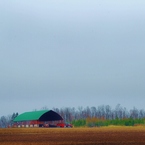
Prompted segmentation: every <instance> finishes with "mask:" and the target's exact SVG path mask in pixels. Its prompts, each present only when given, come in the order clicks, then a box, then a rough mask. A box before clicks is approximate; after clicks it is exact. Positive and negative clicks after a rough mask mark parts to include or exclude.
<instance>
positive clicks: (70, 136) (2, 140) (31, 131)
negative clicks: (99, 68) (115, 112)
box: [0, 126, 145, 145]
mask: <svg viewBox="0 0 145 145" xmlns="http://www.w3.org/2000/svg"><path fill="white" fill-rule="evenodd" d="M26 144H27V145H96V144H99V145H101V144H108V145H109V144H111V145H113V144H114V145H116V144H117V145H144V144H145V127H143V126H137V127H117V126H109V127H93V128H87V127H84V128H5V129H0V145H26Z"/></svg>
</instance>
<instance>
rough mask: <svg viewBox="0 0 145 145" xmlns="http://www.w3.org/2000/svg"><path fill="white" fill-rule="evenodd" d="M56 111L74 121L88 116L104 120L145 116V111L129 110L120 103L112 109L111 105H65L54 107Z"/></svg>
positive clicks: (69, 120) (67, 119)
mask: <svg viewBox="0 0 145 145" xmlns="http://www.w3.org/2000/svg"><path fill="white" fill-rule="evenodd" d="M53 110H54V111H55V112H57V113H58V114H60V115H61V116H62V117H63V119H64V120H65V121H68V122H72V121H73V120H79V119H87V118H98V119H102V118H103V119H104V120H114V119H125V118H126V119H127V118H132V119H142V118H145V111H144V110H143V109H141V110H139V109H137V108H135V107H134V108H133V109H130V110H129V111H128V110H127V109H126V108H125V107H122V106H121V105H120V104H118V105H116V107H115V108H114V109H112V108H111V107H110V106H109V105H102V106H98V107H85V108H83V107H78V108H77V109H75V108H74V107H73V108H70V107H65V108H61V109H58V108H53Z"/></svg>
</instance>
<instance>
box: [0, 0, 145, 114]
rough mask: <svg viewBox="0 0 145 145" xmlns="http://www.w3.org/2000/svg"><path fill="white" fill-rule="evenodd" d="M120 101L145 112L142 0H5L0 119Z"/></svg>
mask: <svg viewBox="0 0 145 145" xmlns="http://www.w3.org/2000/svg"><path fill="white" fill-rule="evenodd" d="M117 104H121V105H122V106H123V107H126V108H129V109H130V108H133V107H136V108H138V109H145V1H144V0H127V1H126V0H109V1H108V0H91V1H90V0H72V1H68V0H23V1H20V0H6V1H5V0H0V116H2V115H8V114H12V113H13V112H19V113H22V112H25V111H32V110H34V109H38V110H39V109H41V108H42V107H44V106H47V107H48V109H52V108H53V107H58V108H62V107H76V108H77V107H79V106H83V107H86V106H90V107H91V106H96V107H97V106H100V105H110V106H111V107H112V108H113V107H114V106H116V105H117Z"/></svg>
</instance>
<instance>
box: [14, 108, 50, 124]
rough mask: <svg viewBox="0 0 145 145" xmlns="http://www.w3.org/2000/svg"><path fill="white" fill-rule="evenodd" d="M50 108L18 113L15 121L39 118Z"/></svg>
mask: <svg viewBox="0 0 145 145" xmlns="http://www.w3.org/2000/svg"><path fill="white" fill-rule="evenodd" d="M46 112H49V110H41V111H32V112H25V113H22V114H20V115H18V116H17V117H16V118H15V119H14V121H15V122H17V121H28V120H39V118H40V117H41V116H42V115H43V114H44V113H46Z"/></svg>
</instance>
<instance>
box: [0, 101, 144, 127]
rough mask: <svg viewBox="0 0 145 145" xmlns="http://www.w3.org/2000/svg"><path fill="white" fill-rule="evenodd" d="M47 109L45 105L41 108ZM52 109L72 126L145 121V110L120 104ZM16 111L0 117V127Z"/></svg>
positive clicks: (6, 123)
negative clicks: (114, 105)
mask: <svg viewBox="0 0 145 145" xmlns="http://www.w3.org/2000/svg"><path fill="white" fill-rule="evenodd" d="M44 109H45V110H46V109H47V110H49V109H48V108H47V107H43V108H41V110H44ZM52 110H53V111H55V112H57V113H58V114H60V115H61V116H62V117H63V119H64V121H65V122H70V123H72V124H73V125H74V126H90V127H91V126H107V125H135V124H144V123H145V111H144V110H143V109H141V110H139V109H137V108H135V107H134V108H133V109H130V110H127V109H126V108H125V107H122V106H121V105H120V104H118V105H116V107H115V108H114V109H112V108H111V107H110V106H109V105H101V106H98V107H94V106H93V107H84V108H83V107H78V108H77V109H76V108H74V107H72V108H71V107H64V108H60V109H59V108H53V109H52ZM16 116H18V113H13V114H12V115H9V116H2V117H0V128H6V127H8V125H11V124H12V123H13V119H14V118H15V117H16Z"/></svg>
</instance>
